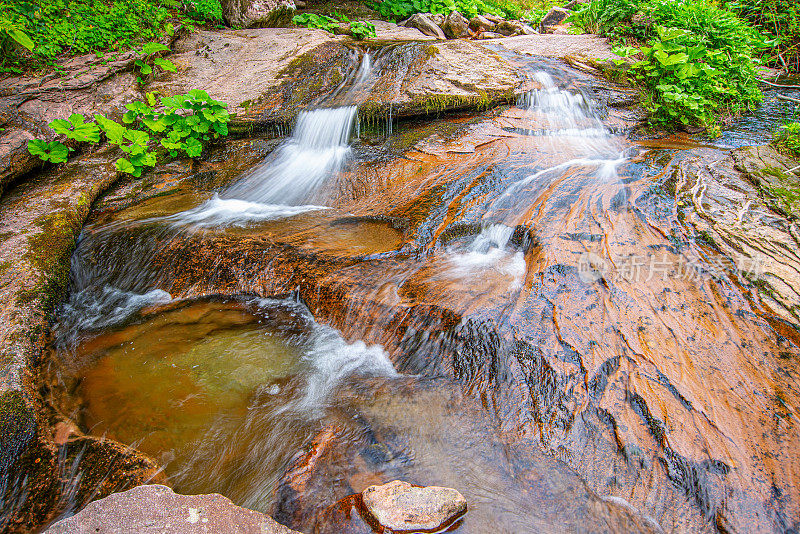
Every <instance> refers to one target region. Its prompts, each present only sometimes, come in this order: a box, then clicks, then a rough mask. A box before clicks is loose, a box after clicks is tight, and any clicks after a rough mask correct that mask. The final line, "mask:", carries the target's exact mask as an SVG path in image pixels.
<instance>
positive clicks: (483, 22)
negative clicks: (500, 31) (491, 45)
mask: <svg viewBox="0 0 800 534" xmlns="http://www.w3.org/2000/svg"><path fill="white" fill-rule="evenodd" d="M495 26H497V24H496V23H494V22H492V21H491V20H489V19H487V18H486V17H484V16H483V15H478V16H476V17H473V18H472V19H471V20H470V21H469V29H470V30H472V31H474V32H484V31H491V30H493V29H494V27H495Z"/></svg>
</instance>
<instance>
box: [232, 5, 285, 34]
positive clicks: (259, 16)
mask: <svg viewBox="0 0 800 534" xmlns="http://www.w3.org/2000/svg"><path fill="white" fill-rule="evenodd" d="M295 8H296V6H295V3H294V0H222V15H223V17H225V21H226V22H227V23H228V24H230V25H231V26H234V27H240V28H258V27H260V28H268V27H276V26H288V24H289V21H290V20H291V16H289V15H291V12H292V11H294V10H295Z"/></svg>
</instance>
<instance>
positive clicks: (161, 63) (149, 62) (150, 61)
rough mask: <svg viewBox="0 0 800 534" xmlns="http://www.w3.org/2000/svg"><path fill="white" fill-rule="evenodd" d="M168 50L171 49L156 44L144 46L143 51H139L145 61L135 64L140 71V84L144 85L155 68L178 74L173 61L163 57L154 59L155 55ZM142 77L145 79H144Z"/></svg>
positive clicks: (139, 60) (141, 60)
mask: <svg viewBox="0 0 800 534" xmlns="http://www.w3.org/2000/svg"><path fill="white" fill-rule="evenodd" d="M168 50H169V47H167V46H166V45H163V44H161V43H156V42H151V43H146V44H145V45H144V46H142V49H141V50H139V53H140V54H141V55H142V56H143V57H144V59H137V60H136V61H135V62H134V67H135V68H137V69H138V70H139V76H137V77H136V81H138V82H139V83H140V84H144V83H145V82H146V81H147V79H148V77H149V76H150V75H151V74H152V73H153V67H154V66H156V67H158V68H160V69H161V70H163V71H169V72H177V70H178V69H177V68H176V67H175V64H174V63H173V62H172V61H170V60H168V59H164V58H161V57H153V55H154V54H158V53H159V52H164V51H168ZM142 76H145V77H144V78H142Z"/></svg>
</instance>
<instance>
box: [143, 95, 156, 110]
mask: <svg viewBox="0 0 800 534" xmlns="http://www.w3.org/2000/svg"><path fill="white" fill-rule="evenodd" d="M145 96H147V103H148V104H149V105H150V106H151V107H152V106H155V105H156V95H155V94H154V93H152V92H151V93H147V95H145Z"/></svg>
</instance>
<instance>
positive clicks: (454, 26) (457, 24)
mask: <svg viewBox="0 0 800 534" xmlns="http://www.w3.org/2000/svg"><path fill="white" fill-rule="evenodd" d="M441 28H442V30H443V31H444V34H445V35H446V36H447V37H448V38H450V39H458V38H459V37H467V36H468V35H469V21H468V20H467V19H466V18H464V15H462V14H461V13H459V12H458V11H453V12H452V13H450V14H449V15H447V18H446V19H445V21H444V24H442V26H441Z"/></svg>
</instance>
